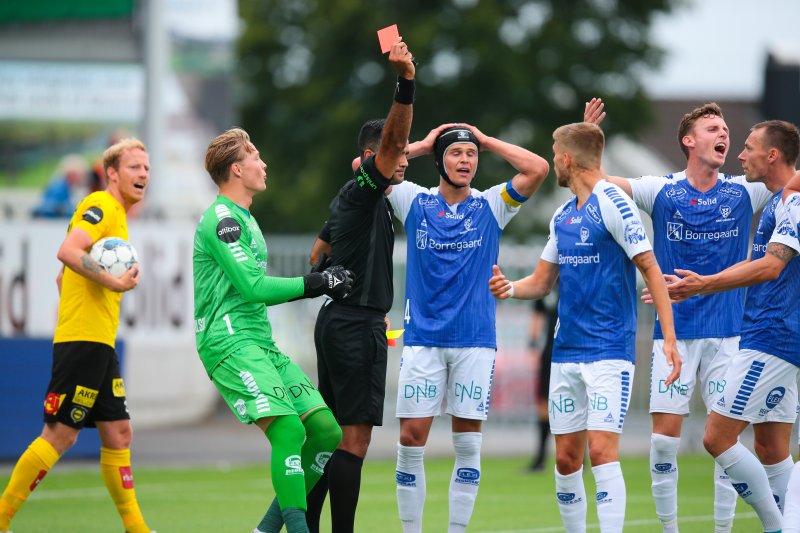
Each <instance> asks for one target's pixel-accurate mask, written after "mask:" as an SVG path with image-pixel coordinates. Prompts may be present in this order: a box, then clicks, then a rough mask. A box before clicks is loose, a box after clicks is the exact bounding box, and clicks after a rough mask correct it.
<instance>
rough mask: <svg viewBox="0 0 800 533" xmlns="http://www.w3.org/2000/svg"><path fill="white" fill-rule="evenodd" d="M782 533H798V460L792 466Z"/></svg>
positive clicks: (799, 466) (799, 490)
mask: <svg viewBox="0 0 800 533" xmlns="http://www.w3.org/2000/svg"><path fill="white" fill-rule="evenodd" d="M783 533H800V461H797V462H796V463H795V464H794V467H793V468H792V476H791V477H790V478H789V485H788V487H787V488H786V505H785V506H784V508H783Z"/></svg>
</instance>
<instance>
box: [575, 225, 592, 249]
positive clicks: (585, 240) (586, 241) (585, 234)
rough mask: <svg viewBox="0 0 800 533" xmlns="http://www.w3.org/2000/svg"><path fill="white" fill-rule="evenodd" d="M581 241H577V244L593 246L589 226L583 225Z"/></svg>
mask: <svg viewBox="0 0 800 533" xmlns="http://www.w3.org/2000/svg"><path fill="white" fill-rule="evenodd" d="M579 235H580V238H581V242H576V243H575V245H576V246H592V243H591V242H589V236H590V234H589V228H586V227H584V226H581V231H580V233H579Z"/></svg>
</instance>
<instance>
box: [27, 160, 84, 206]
mask: <svg viewBox="0 0 800 533" xmlns="http://www.w3.org/2000/svg"><path fill="white" fill-rule="evenodd" d="M87 171H88V165H87V164H86V160H85V159H84V158H83V157H81V156H79V155H75V154H70V155H66V156H64V157H63V158H61V161H60V162H59V164H58V168H57V170H56V173H55V176H54V177H53V179H52V180H51V181H50V184H49V185H48V186H47V188H45V190H44V192H43V193H42V201H41V203H40V204H39V205H38V206H37V207H36V208H34V210H33V213H32V214H33V216H34V217H39V218H62V217H64V218H69V217H70V216H72V213H73V211H75V199H76V198H78V197H80V196H81V193H82V192H83V191H79V190H78V189H80V188H82V187H83V186H84V185H85V183H86V175H87Z"/></svg>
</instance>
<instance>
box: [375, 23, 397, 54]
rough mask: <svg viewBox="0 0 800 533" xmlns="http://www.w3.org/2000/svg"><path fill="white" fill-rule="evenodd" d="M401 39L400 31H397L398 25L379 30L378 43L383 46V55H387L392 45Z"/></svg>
mask: <svg viewBox="0 0 800 533" xmlns="http://www.w3.org/2000/svg"><path fill="white" fill-rule="evenodd" d="M398 37H400V31H399V30H398V29H397V24H392V25H391V26H386V27H385V28H383V29H382V30H378V42H379V43H380V45H381V53H382V54H385V53H386V52H388V51H389V50H391V49H392V45H393V44H394V43H395V42H396V41H397V38H398Z"/></svg>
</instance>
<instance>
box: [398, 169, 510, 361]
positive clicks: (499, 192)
mask: <svg viewBox="0 0 800 533" xmlns="http://www.w3.org/2000/svg"><path fill="white" fill-rule="evenodd" d="M506 186H507V184H500V185H495V186H494V187H492V188H490V189H488V190H487V191H485V192H483V191H478V190H475V189H472V190H471V193H470V195H469V197H467V199H466V200H464V201H463V202H460V203H457V204H452V205H451V204H448V203H447V202H446V201H445V199H444V198H443V197H442V194H441V193H440V192H439V188H438V187H434V188H431V189H426V188H425V187H420V186H419V185H416V184H414V183H411V182H403V183H401V184H400V185H395V186H394V187H393V188H392V192H391V193H390V194H389V202H391V204H392V207H393V208H394V212H395V214H396V215H397V217H398V218H399V219H400V221H401V222H402V223H403V225H404V227H405V230H406V234H407V235H408V245H407V250H408V251H407V262H408V264H407V267H406V302H405V310H404V313H403V315H404V321H405V329H406V331H405V334H404V341H403V342H404V343H405V344H406V345H407V346H432V347H484V348H496V347H497V337H496V333H495V327H496V325H495V306H496V303H495V298H494V297H493V296H492V294H491V292H489V287H488V285H487V283H486V282H487V281H488V280H489V278H491V277H492V265H494V264H497V255H498V252H499V246H500V235H501V234H502V232H503V228H505V227H506V224H508V222H509V221H510V220H511V219H512V218H513V217H514V215H515V214H517V212H518V211H519V205H520V204H519V202H517V201H515V200H514V199H513V198H512V197H510V196H509V195H508V194H503V193H504V191H505V190H506Z"/></svg>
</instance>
